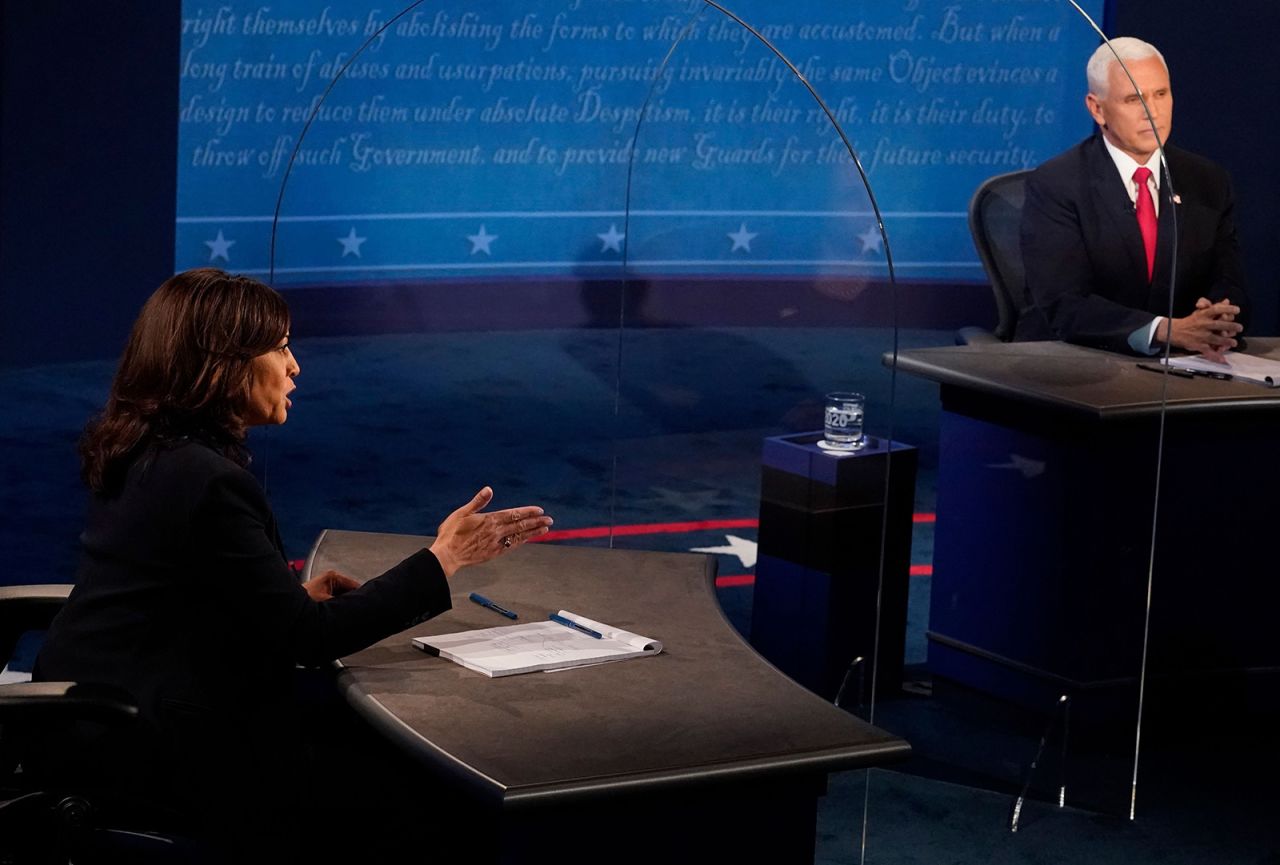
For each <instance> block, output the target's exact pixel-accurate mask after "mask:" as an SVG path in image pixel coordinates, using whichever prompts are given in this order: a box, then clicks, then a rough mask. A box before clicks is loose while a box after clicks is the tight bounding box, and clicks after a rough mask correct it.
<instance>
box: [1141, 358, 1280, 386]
mask: <svg viewBox="0 0 1280 865" xmlns="http://www.w3.org/2000/svg"><path fill="white" fill-rule="evenodd" d="M1223 357H1224V358H1225V362H1224V363H1218V362H1217V361H1212V360H1209V359H1207V358H1204V357H1201V356H1199V355H1192V356H1190V357H1171V358H1169V366H1171V367H1173V368H1174V369H1184V370H1187V371H1188V372H1193V373H1196V374H1199V375H1211V376H1212V375H1216V376H1219V377H1227V378H1232V379H1234V380H1236V381H1251V382H1253V383H1254V384H1260V385H1265V386H1266V387H1280V361H1276V360H1271V359H1270V358H1266V357H1256V356H1254V355H1251V354H1240V353H1239V352H1235V351H1229V352H1227V353H1226V354H1225V355H1224V356H1223ZM1162 362H1163V359H1162Z"/></svg>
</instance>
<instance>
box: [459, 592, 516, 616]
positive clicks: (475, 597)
mask: <svg viewBox="0 0 1280 865" xmlns="http://www.w3.org/2000/svg"><path fill="white" fill-rule="evenodd" d="M467 597H469V598H471V600H472V601H474V602H475V603H477V604H479V605H480V606H482V607H488V608H489V609H491V610H493V611H494V612H495V613H501V614H502V615H504V616H506V617H507V618H508V619H514V618H516V614H515V613H513V612H511V611H510V610H508V609H507V608H506V607H500V606H498V605H497V604H495V603H494V602H493V601H491V600H489V599H488V598H486V597H485V596H484V595H482V594H480V593H479V592H472V593H471V594H470V595H468V596H467Z"/></svg>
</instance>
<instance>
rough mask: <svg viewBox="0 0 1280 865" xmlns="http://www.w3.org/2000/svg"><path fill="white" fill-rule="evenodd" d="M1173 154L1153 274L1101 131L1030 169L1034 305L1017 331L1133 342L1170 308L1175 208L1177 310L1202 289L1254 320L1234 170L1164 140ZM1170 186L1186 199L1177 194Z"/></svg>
mask: <svg viewBox="0 0 1280 865" xmlns="http://www.w3.org/2000/svg"><path fill="white" fill-rule="evenodd" d="M1165 160H1166V162H1167V164H1168V172H1166V173H1164V175H1163V176H1162V179H1161V184H1160V197H1161V201H1160V217H1159V229H1158V234H1157V241H1156V260H1155V268H1154V274H1153V278H1152V279H1151V280H1148V279H1147V263H1146V254H1145V252H1144V251H1143V246H1142V235H1141V233H1140V232H1139V230H1138V221H1137V217H1136V215H1135V213H1134V209H1133V204H1132V203H1130V201H1129V196H1128V192H1127V190H1126V188H1125V184H1124V182H1123V181H1122V180H1121V178H1120V174H1119V172H1117V171H1116V168H1115V162H1114V161H1112V159H1111V156H1110V154H1109V153H1108V152H1107V149H1106V145H1105V144H1104V143H1103V141H1102V137H1101V135H1100V134H1099V135H1094V136H1093V137H1092V138H1089V139H1087V140H1085V141H1083V142H1081V143H1080V144H1078V145H1076V146H1075V147H1073V148H1071V149H1070V150H1068V151H1066V152H1065V153H1063V154H1060V155H1059V156H1056V157H1054V158H1053V159H1050V160H1049V161H1047V162H1045V163H1044V164H1043V165H1041V166H1040V167H1039V168H1037V169H1036V170H1035V171H1033V172H1032V173H1031V175H1030V176H1029V177H1028V178H1027V190H1026V193H1027V194H1026V203H1025V205H1024V207H1023V212H1022V255H1023V261H1024V264H1025V266H1026V274H1027V291H1028V296H1029V298H1030V299H1031V301H1032V303H1033V306H1031V307H1030V308H1027V309H1024V310H1022V311H1021V315H1020V316H1019V321H1018V329H1017V333H1016V338H1017V339H1065V340H1067V341H1070V342H1079V343H1083V344H1086V345H1095V346H1099V347H1102V348H1108V349H1111V350H1114V351H1128V350H1129V346H1128V342H1127V340H1128V337H1129V335H1130V334H1131V333H1133V331H1135V330H1137V329H1138V328H1140V327H1142V326H1144V325H1147V324H1150V323H1151V320H1152V318H1153V317H1154V316H1156V315H1164V314H1166V313H1167V311H1168V304H1169V300H1168V296H1169V284H1170V275H1171V273H1172V265H1173V247H1174V243H1173V239H1174V221H1175V212H1176V222H1177V239H1178V242H1177V247H1178V267H1177V275H1176V290H1175V292H1174V297H1173V315H1174V317H1175V318H1176V317H1181V316H1185V315H1187V314H1189V313H1190V312H1191V311H1192V310H1193V309H1194V308H1195V302H1196V300H1197V298H1200V297H1207V298H1209V299H1210V300H1214V301H1217V300H1222V299H1223V298H1230V299H1231V301H1232V302H1233V303H1235V304H1237V305H1238V306H1240V308H1241V317H1240V320H1241V321H1242V323H1246V324H1247V311H1248V300H1249V299H1248V296H1247V293H1246V291H1245V284H1244V273H1243V270H1242V268H1241V265H1240V253H1239V245H1238V242H1237V239H1236V228H1235V221H1234V200H1233V198H1232V193H1231V182H1230V179H1229V178H1228V176H1227V173H1226V172H1225V171H1224V170H1223V169H1222V168H1220V167H1218V166H1217V165H1215V164H1213V163H1212V162H1209V161H1208V160H1206V159H1203V158H1201V157H1199V156H1196V155H1195V154H1192V153H1188V152H1187V151H1185V150H1180V149H1178V148H1176V147H1173V146H1172V145H1169V146H1166V147H1165ZM1169 173H1172V175H1173V179H1172V185H1171V184H1170V181H1169ZM1171 191H1173V192H1176V193H1177V195H1178V196H1179V198H1180V199H1181V203H1177V202H1175V201H1173V200H1171V198H1170V193H1171Z"/></svg>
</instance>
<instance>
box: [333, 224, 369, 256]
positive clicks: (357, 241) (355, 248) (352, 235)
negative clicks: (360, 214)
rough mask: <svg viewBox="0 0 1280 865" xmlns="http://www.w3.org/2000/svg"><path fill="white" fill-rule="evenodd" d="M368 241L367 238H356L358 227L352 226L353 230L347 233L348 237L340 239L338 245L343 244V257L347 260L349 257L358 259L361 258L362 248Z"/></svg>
mask: <svg viewBox="0 0 1280 865" xmlns="http://www.w3.org/2000/svg"><path fill="white" fill-rule="evenodd" d="M368 239H369V238H367V237H356V227H355V226H354V225H353V226H351V230H350V231H349V232H347V236H346V237H339V238H338V243H341V244H342V257H343V258H346V257H347V256H348V255H354V256H355V257H356V258H360V246H361V244H363V243H364V242H365V241H366V240H368Z"/></svg>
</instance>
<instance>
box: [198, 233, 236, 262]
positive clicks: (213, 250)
mask: <svg viewBox="0 0 1280 865" xmlns="http://www.w3.org/2000/svg"><path fill="white" fill-rule="evenodd" d="M204 245H205V246H207V247H209V260H210V261H215V260H217V259H219V258H221V259H222V260H223V261H230V260H231V257H230V256H229V255H227V253H228V252H229V251H230V250H231V247H233V246H235V245H236V242H235V241H234V240H227V239H226V238H225V237H223V236H222V229H221V228H219V229H218V236H217V237H215V238H214V239H213V240H206V241H205V242H204Z"/></svg>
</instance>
